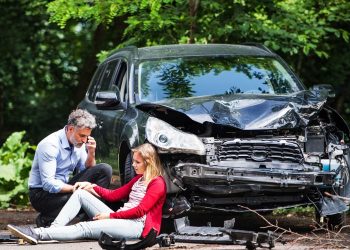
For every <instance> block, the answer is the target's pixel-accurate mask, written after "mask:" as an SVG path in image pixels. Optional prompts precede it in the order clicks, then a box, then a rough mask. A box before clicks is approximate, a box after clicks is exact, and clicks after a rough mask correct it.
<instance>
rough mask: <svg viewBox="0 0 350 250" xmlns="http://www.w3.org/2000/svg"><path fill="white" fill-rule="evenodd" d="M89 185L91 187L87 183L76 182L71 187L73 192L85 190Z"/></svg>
mask: <svg viewBox="0 0 350 250" xmlns="http://www.w3.org/2000/svg"><path fill="white" fill-rule="evenodd" d="M90 185H91V183H90V182H88V181H80V182H76V183H75V184H74V186H73V192H74V191H76V190H78V189H85V188H86V187H88V186H90Z"/></svg>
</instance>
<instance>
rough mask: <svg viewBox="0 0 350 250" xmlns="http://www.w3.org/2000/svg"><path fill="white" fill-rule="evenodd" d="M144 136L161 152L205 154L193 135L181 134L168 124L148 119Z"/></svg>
mask: <svg viewBox="0 0 350 250" xmlns="http://www.w3.org/2000/svg"><path fill="white" fill-rule="evenodd" d="M146 136H147V139H148V141H149V142H150V143H152V144H154V145H155V146H157V147H158V148H159V149H160V150H161V151H166V152H174V153H191V154H197V155H204V154H205V147H204V144H203V143H202V141H201V140H200V139H199V138H198V137H197V136H195V135H193V134H189V133H185V132H182V131H181V130H178V129H177V128H174V127H173V126H171V125H169V124H168V123H166V122H164V121H162V120H159V119H157V118H154V117H150V118H148V120H147V124H146Z"/></svg>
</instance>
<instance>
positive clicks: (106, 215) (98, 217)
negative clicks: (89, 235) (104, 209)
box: [92, 213, 110, 220]
mask: <svg viewBox="0 0 350 250" xmlns="http://www.w3.org/2000/svg"><path fill="white" fill-rule="evenodd" d="M92 219H93V220H104V219H110V217H109V213H99V214H96V215H95V216H94V217H93V218H92Z"/></svg>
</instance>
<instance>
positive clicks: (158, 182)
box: [94, 175, 166, 238]
mask: <svg viewBox="0 0 350 250" xmlns="http://www.w3.org/2000/svg"><path fill="white" fill-rule="evenodd" d="M141 177H142V175H137V176H135V177H134V178H133V179H132V180H131V181H130V182H128V183H127V184H125V185H124V186H122V187H120V188H117V189H115V190H110V189H105V188H103V187H100V186H96V187H94V190H95V191H96V193H98V194H99V195H100V196H101V197H102V198H103V199H104V200H106V201H111V202H114V201H120V200H122V199H127V198H129V194H130V192H131V188H132V186H133V185H134V183H135V182H136V181H137V180H138V179H140V178H141ZM165 197H166V184H165V181H164V179H163V177H161V176H158V177H156V178H154V179H153V180H152V181H151V182H150V183H149V184H148V186H147V189H146V194H145V197H144V198H143V199H142V200H141V202H140V204H139V205H138V206H136V207H134V208H131V209H128V210H125V211H120V212H113V213H111V214H110V218H114V219H135V218H140V217H142V216H143V215H145V214H146V221H145V227H144V228H143V231H142V234H141V237H142V238H145V237H146V236H147V234H148V233H149V231H150V230H151V229H152V228H154V229H155V230H157V232H158V234H159V232H160V225H161V222H162V208H163V204H164V201H165Z"/></svg>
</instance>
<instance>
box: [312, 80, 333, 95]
mask: <svg viewBox="0 0 350 250" xmlns="http://www.w3.org/2000/svg"><path fill="white" fill-rule="evenodd" d="M311 90H312V91H313V92H315V93H316V95H318V96H321V97H324V98H329V99H332V98H335V90H334V87H333V86H332V85H330V84H317V85H314V86H312V88H311Z"/></svg>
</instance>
